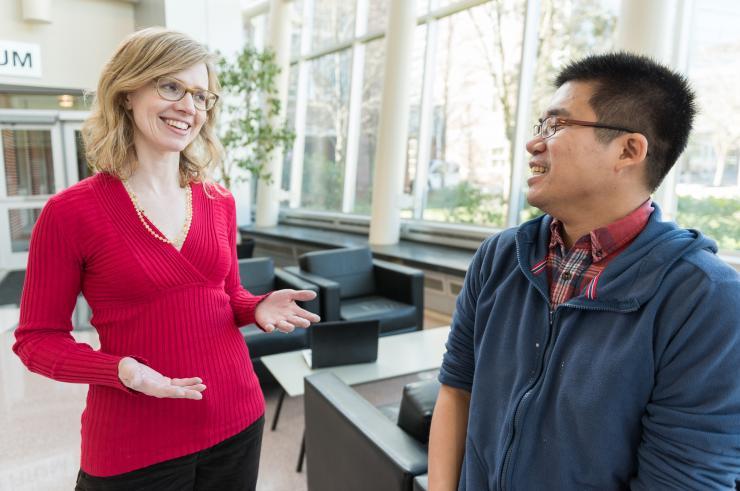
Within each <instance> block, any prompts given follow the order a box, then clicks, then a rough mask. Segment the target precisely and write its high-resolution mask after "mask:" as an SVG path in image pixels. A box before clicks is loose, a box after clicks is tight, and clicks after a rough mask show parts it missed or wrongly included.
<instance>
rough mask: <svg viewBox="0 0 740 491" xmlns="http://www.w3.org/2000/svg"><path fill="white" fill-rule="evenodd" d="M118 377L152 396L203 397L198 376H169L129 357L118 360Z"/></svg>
mask: <svg viewBox="0 0 740 491" xmlns="http://www.w3.org/2000/svg"><path fill="white" fill-rule="evenodd" d="M118 378H119V379H121V383H123V385H125V386H126V387H128V388H129V389H132V390H135V391H137V392H141V393H142V394H146V395H148V396H153V397H160V398H161V397H171V398H175V399H196V400H199V399H203V394H201V392H203V391H204V390H206V386H205V385H203V381H202V380H201V379H200V378H198V377H192V378H169V377H165V376H164V375H162V374H161V373H159V372H158V371H156V370H153V369H152V368H150V367H148V366H146V365H144V364H143V363H139V362H138V361H136V360H134V359H133V358H130V357H125V358H122V359H121V361H120V362H118Z"/></svg>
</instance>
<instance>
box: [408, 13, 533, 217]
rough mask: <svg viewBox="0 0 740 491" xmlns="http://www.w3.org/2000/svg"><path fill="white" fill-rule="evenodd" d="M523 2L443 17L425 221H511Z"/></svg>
mask: <svg viewBox="0 0 740 491" xmlns="http://www.w3.org/2000/svg"><path fill="white" fill-rule="evenodd" d="M523 18H524V2H523V1H520V0H510V1H504V2H487V3H484V4H482V5H479V6H477V7H473V8H470V9H466V10H463V11H461V12H458V13H456V14H454V15H451V16H449V17H445V18H443V19H441V20H439V21H438V23H437V24H438V25H437V26H436V36H435V37H436V39H434V42H435V45H434V46H431V49H435V50H436V54H435V57H434V58H435V64H434V66H433V67H427V68H428V69H429V68H431V69H432V70H433V79H434V87H433V90H432V94H433V96H432V101H431V104H432V107H431V118H432V124H431V134H430V138H429V141H428V142H422V143H421V144H422V145H423V144H426V145H428V146H429V147H428V148H429V153H428V155H429V160H428V162H427V169H426V176H427V177H426V182H425V183H423V184H425V185H426V188H427V195H426V200H425V206H424V212H423V218H424V219H425V220H433V221H445V222H455V223H468V224H476V225H489V226H499V227H500V226H504V224H505V218H506V203H507V201H508V192H509V186H508V182H509V176H510V173H511V170H510V169H511V166H510V161H511V159H510V142H511V141H512V140H513V132H514V129H513V122H514V119H515V116H514V115H515V111H516V107H515V104H516V89H517V85H518V78H519V66H518V64H519V59H520V58H521V45H522V30H523V24H524V22H523Z"/></svg>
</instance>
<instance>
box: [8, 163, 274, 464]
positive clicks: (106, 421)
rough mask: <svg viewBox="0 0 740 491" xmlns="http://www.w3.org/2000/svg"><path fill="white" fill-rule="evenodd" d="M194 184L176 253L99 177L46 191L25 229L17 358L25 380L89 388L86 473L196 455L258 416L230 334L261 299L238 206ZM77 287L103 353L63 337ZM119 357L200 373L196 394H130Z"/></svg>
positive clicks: (117, 187) (114, 183) (253, 390)
mask: <svg viewBox="0 0 740 491" xmlns="http://www.w3.org/2000/svg"><path fill="white" fill-rule="evenodd" d="M190 186H191V189H192V207H193V210H192V211H193V214H192V223H191V226H190V230H189V232H188V235H187V237H186V238H185V242H184V243H183V245H182V247H181V249H180V250H179V251H178V250H177V249H176V248H175V247H173V246H172V245H171V244H169V243H165V242H162V241H161V240H158V239H157V238H155V237H154V236H152V235H151V233H150V232H149V231H147V230H146V228H145V227H144V225H143V224H142V223H141V221H140V219H139V217H138V216H137V214H136V211H135V208H134V206H133V204H132V202H131V200H130V198H129V196H128V193H127V192H126V190H125V188H124V186H123V184H122V183H121V181H120V180H118V179H117V178H115V177H113V176H111V175H109V174H104V173H101V174H97V175H95V176H93V177H90V178H87V179H85V180H83V181H81V182H79V183H77V184H75V185H73V186H71V187H69V188H67V189H65V190H64V191H61V192H60V193H58V194H57V195H55V196H53V197H52V198H51V199H50V200H49V201H48V202H47V204H46V205H45V206H44V208H43V210H42V212H41V214H40V216H39V218H38V221H37V223H36V225H35V227H34V229H33V233H32V235H31V242H30V250H29V256H28V266H27V270H26V279H25V284H24V287H23V295H22V299H21V313H20V323H19V325H18V328H17V329H16V331H15V336H16V343H15V345H14V346H13V350H14V351H15V353H16V354H17V355H18V356H19V357H20V358H21V360H22V361H23V363H24V364H25V365H26V366H27V367H28V368H29V369H30V370H31V371H33V372H36V373H39V374H41V375H44V376H47V377H50V378H52V379H55V380H59V381H63V382H74V383H84V384H89V390H88V394H87V404H86V408H85V411H84V412H83V414H82V455H81V468H82V470H84V471H85V472H86V473H88V474H90V475H93V476H101V477H103V476H112V475H116V474H121V473H124V472H129V471H132V470H135V469H140V468H143V467H146V466H149V465H152V464H155V463H158V462H162V461H165V460H169V459H173V458H177V457H181V456H183V455H187V454H190V453H194V452H198V451H200V450H203V449H206V448H208V447H211V446H213V445H215V444H217V443H219V442H221V441H223V440H225V439H227V438H228V437H230V436H233V435H235V434H237V433H239V432H240V431H242V430H243V429H245V428H246V427H247V426H249V425H250V424H251V423H253V422H254V421H256V420H257V419H258V418H259V417H260V416H261V415H262V414H263V413H264V399H263V396H262V392H261V389H260V387H259V383H258V380H257V377H256V376H255V374H254V370H253V368H252V364H251V361H250V357H249V352H248V350H247V346H246V343H245V342H244V339H243V337H242V335H241V334H240V332H239V329H238V326H242V325H246V324H250V323H252V322H254V311H255V308H256V306H257V304H258V303H259V301H260V300H261V299H262V298H264V296H254V295H251V294H250V293H249V292H247V291H246V290H245V289H244V288H243V287H242V286H241V283H240V278H239V269H238V265H237V258H236V247H235V242H236V214H235V205H234V199H233V197H232V196H231V194H229V193H228V192H226V193H219V192H217V190H215V189H204V185H203V184H199V183H192V184H190ZM151 225H152V227H153V224H151ZM155 230H156V229H155ZM80 292H82V294H83V295H84V296H85V299H86V300H87V302H88V303H89V305H90V308H91V311H92V319H91V321H90V322H91V324H92V325H93V327H94V328H95V329H96V330H97V332H98V334H99V337H100V349H99V350H94V349H93V348H92V347H91V346H89V345H87V344H83V343H78V342H76V341H75V339H74V338H73V337H72V335H71V331H72V327H73V326H72V322H71V314H72V312H73V310H74V307H75V303H76V300H77V296H78V294H79V293H80ZM125 356H130V357H133V358H136V359H137V360H139V361H140V362H143V363H145V364H146V365H148V366H150V367H151V368H153V369H155V370H157V371H158V372H160V373H162V374H163V375H165V376H168V377H173V378H185V377H200V378H202V379H203V383H204V384H205V385H206V387H207V388H206V390H205V391H204V392H203V399H202V400H197V401H196V400H186V399H159V398H156V397H151V396H147V395H144V394H141V393H139V392H135V391H132V390H130V389H128V388H126V387H125V386H124V385H123V384H122V383H121V381H120V380H119V378H118V363H119V361H120V360H121V358H123V357H125Z"/></svg>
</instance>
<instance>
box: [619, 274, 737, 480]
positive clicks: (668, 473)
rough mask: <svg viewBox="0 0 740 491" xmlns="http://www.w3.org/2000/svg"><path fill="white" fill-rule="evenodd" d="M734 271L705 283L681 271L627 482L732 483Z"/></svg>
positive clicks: (734, 440) (734, 476)
mask: <svg viewBox="0 0 740 491" xmlns="http://www.w3.org/2000/svg"><path fill="white" fill-rule="evenodd" d="M733 273H734V272H733ZM734 276H735V278H734V279H730V280H729V281H714V282H711V283H710V284H709V285H704V287H695V285H692V284H691V281H690V280H689V279H688V278H686V279H685V281H686V283H687V284H688V285H687V286H686V287H683V286H680V287H679V289H678V291H676V292H675V298H677V299H680V300H678V301H676V302H674V303H673V304H672V305H671V309H670V310H671V311H672V312H675V313H676V314H678V315H677V316H672V318H671V319H670V320H672V323H673V324H674V325H676V326H677V329H674V330H672V332H671V337H670V339H669V340H668V341H666V347H665V349H664V350H663V353H662V355H661V356H660V358H659V360H658V364H657V366H656V374H655V387H654V389H653V393H652V397H651V400H650V402H649V403H648V405H647V407H646V410H645V414H644V416H643V418H642V427H643V432H642V440H641V442H640V446H639V447H638V453H637V459H638V460H637V461H638V473H637V475H636V476H635V477H634V479H633V480H632V482H631V489H632V490H635V491H637V490H662V489H666V490H668V489H735V488H734V486H735V480H736V479H737V476H739V475H740V378H738V374H740V356H738V353H740V324H739V323H738V318H739V317H740V309H739V308H738V299H739V298H740V279H739V278H738V277H737V274H735V275H734ZM708 283H709V282H708ZM689 290H692V291H689ZM678 303H680V304H681V305H678ZM679 316H680V317H679ZM657 342H658V343H660V342H661V341H660V339H659V340H658V341H657Z"/></svg>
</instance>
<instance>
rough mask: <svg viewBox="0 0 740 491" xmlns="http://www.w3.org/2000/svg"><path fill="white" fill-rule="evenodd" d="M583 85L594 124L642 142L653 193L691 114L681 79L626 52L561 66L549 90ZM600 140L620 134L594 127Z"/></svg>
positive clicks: (681, 144)
mask: <svg viewBox="0 0 740 491" xmlns="http://www.w3.org/2000/svg"><path fill="white" fill-rule="evenodd" d="M566 82H589V83H593V84H594V93H593V95H592V96H591V99H590V100H589V103H590V105H591V108H592V109H593V110H594V112H595V113H596V116H597V117H598V120H599V122H601V123H604V124H612V125H615V126H624V127H627V128H630V129H634V130H635V131H636V132H639V133H642V134H643V135H645V137H646V138H647V140H648V158H647V185H648V187H649V189H650V190H651V191H654V190H655V189H656V188H657V187H658V185H660V183H661V181H662V180H663V178H664V177H665V176H666V174H668V171H669V170H670V169H671V167H673V165H674V164H675V163H676V160H678V156H679V155H681V152H683V150H684V149H685V148H686V143H687V142H688V139H689V133H690V132H691V126H692V123H693V120H694V115H695V114H696V107H695V103H694V99H695V97H694V92H693V91H692V89H691V87H690V86H689V83H688V81H687V80H686V77H684V76H683V75H681V74H678V73H676V72H674V71H672V70H670V69H669V68H667V67H665V66H663V65H661V64H659V63H657V62H655V61H654V60H652V59H650V58H648V57H645V56H638V55H634V54H630V53H624V52H619V53H608V54H603V55H592V56H588V57H586V58H583V59H581V60H579V61H575V62H572V63H571V64H570V65H568V66H566V67H565V68H564V69H563V70H562V71H561V72H560V74H559V75H558V76H557V78H556V79H555V86H556V87H560V86H561V85H563V84H565V83H566ZM596 131H597V136H598V138H599V139H600V140H601V141H602V142H609V141H611V140H613V139H614V138H616V137H617V136H618V135H619V134H620V133H619V132H615V131H612V130H604V129H598V130H596Z"/></svg>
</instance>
